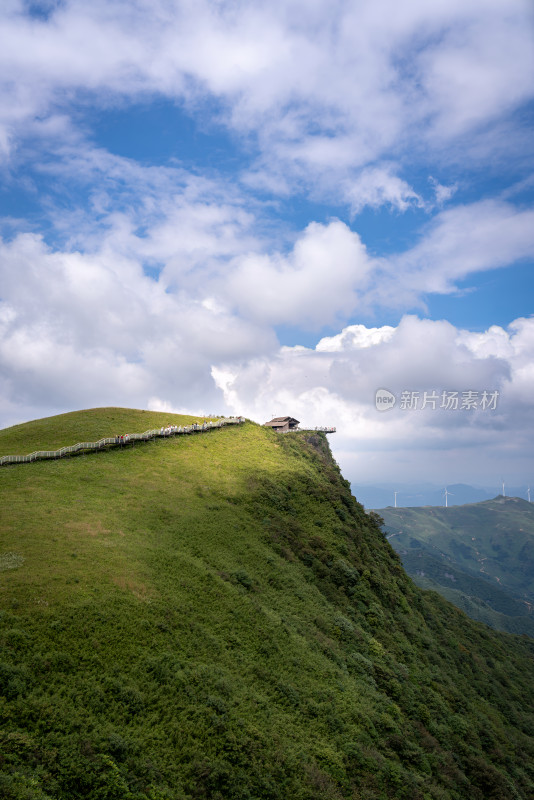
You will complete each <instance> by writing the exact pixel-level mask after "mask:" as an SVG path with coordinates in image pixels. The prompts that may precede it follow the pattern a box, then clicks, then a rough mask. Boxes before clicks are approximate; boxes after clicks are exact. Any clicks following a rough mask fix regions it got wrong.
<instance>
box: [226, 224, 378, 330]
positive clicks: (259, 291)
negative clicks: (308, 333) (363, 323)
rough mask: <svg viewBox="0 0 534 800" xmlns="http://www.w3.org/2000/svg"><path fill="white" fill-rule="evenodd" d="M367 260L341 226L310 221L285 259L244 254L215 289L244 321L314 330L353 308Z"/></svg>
mask: <svg viewBox="0 0 534 800" xmlns="http://www.w3.org/2000/svg"><path fill="white" fill-rule="evenodd" d="M371 264H372V261H371V259H370V258H369V257H368V255H367V253H366V250H365V247H364V245H363V244H362V242H361V240H360V237H359V236H358V234H356V233H354V232H353V231H351V230H350V228H348V226H347V225H345V224H344V223H343V222H340V221H339V220H334V221H332V222H330V223H329V224H328V225H320V224H318V223H316V222H315V223H310V225H308V227H307V228H306V230H305V231H304V233H303V235H302V236H301V237H299V238H298V239H297V241H296V242H295V245H294V247H293V250H292V251H291V253H290V254H289V255H288V256H283V255H281V254H274V255H258V254H253V255H247V256H245V257H243V258H241V259H239V260H238V262H237V264H236V267H235V270H234V271H233V273H232V274H230V275H229V276H228V277H227V278H226V279H225V284H224V287H221V291H223V292H224V293H227V296H228V300H229V302H233V304H234V305H235V307H236V308H238V309H239V311H240V312H241V313H243V314H244V315H246V316H247V317H252V318H253V319H257V320H261V321H263V322H266V323H269V324H272V325H276V324H288V325H296V326H299V327H307V328H312V329H313V328H320V327H321V326H322V325H324V324H327V323H331V322H333V321H335V320H336V318H338V317H339V316H344V317H345V318H346V317H347V316H348V315H349V314H350V313H351V311H353V309H354V308H355V307H356V306H357V305H358V294H359V292H361V291H362V290H363V289H365V287H366V285H367V281H368V275H369V271H370V269H371Z"/></svg>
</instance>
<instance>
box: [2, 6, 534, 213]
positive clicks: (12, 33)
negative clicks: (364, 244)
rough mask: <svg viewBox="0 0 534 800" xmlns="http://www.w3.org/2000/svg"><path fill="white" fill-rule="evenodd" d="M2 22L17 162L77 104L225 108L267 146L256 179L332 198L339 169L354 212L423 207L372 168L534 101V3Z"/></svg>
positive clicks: (116, 13) (9, 140)
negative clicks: (51, 122) (165, 101)
mask: <svg viewBox="0 0 534 800" xmlns="http://www.w3.org/2000/svg"><path fill="white" fill-rule="evenodd" d="M2 13H3V16H4V19H3V32H4V34H3V44H2V48H0V74H1V75H2V82H1V84H0V100H1V102H0V109H1V111H0V148H1V149H2V150H3V152H4V154H5V155H7V154H8V153H11V154H13V153H14V152H16V151H17V148H18V146H19V143H20V141H21V139H23V138H24V137H25V136H27V135H28V134H30V133H33V134H34V135H35V134H36V133H37V130H38V129H39V128H40V130H41V132H40V135H42V134H43V133H44V127H43V126H45V123H46V120H47V118H48V117H50V116H52V117H53V116H55V115H57V112H58V109H65V108H67V107H68V104H71V103H72V102H73V101H76V99H78V100H79V101H80V102H83V103H88V102H89V103H93V104H95V105H96V106H99V107H106V106H108V107H109V106H110V105H113V104H116V103H117V102H119V101H120V102H128V101H130V100H136V99H146V98H147V97H151V96H154V95H159V96H165V97H168V98H170V99H172V100H177V101H178V102H180V103H184V104H186V106H187V107H188V108H189V109H190V111H191V113H194V112H195V110H196V109H198V108H201V107H204V106H205V104H206V103H208V104H210V103H211V102H212V101H213V100H215V101H216V102H217V108H218V111H217V115H218V120H219V122H220V123H224V124H225V125H227V126H228V127H229V128H230V129H232V130H233V131H236V132H237V133H238V134H240V135H241V134H244V135H251V136H253V137H254V139H255V141H256V143H257V146H258V147H259V150H260V158H259V161H258V164H257V165H256V167H255V168H252V169H251V170H247V171H246V179H247V180H248V181H251V180H255V181H256V185H257V183H258V181H260V182H263V184H264V185H265V182H266V181H269V185H270V187H271V190H275V191H278V190H281V191H285V190H287V186H288V184H289V185H293V186H295V185H296V186H300V185H302V184H304V185H306V186H308V187H309V186H315V187H316V188H317V187H319V188H320V187H323V189H324V190H326V191H328V192H331V191H332V188H333V185H334V180H333V178H334V174H335V176H336V177H337V179H338V180H341V179H347V180H348V185H349V186H351V185H352V190H349V197H348V201H349V203H352V204H354V208H355V210H356V211H357V210H359V208H360V207H361V204H362V203H363V202H366V201H369V202H370V203H371V205H376V204H378V203H380V202H385V203H387V204H391V205H393V206H395V207H398V208H403V207H405V204H406V203H409V204H410V203H412V202H416V203H417V202H418V197H417V193H415V192H414V190H413V189H412V188H411V187H410V186H409V185H408V184H407V183H405V182H404V181H403V180H402V179H400V178H396V177H395V172H394V171H393V172H391V173H387V174H380V168H378V170H377V168H371V167H370V165H372V164H375V163H376V162H377V161H379V160H382V159H384V158H392V157H393V158H395V159H396V160H397V159H398V158H408V159H409V158H410V157H411V156H412V155H413V149H414V145H415V146H416V147H424V148H431V149H432V148H435V147H437V148H438V151H439V152H440V153H442V152H443V147H444V146H445V147H446V146H447V143H448V142H449V143H450V142H451V141H453V140H454V138H455V137H457V136H458V135H462V136H465V135H466V134H468V133H470V132H471V133H473V132H477V131H479V130H480V131H482V128H483V127H484V126H486V131H485V135H486V137H487V126H488V125H489V126H491V125H492V124H493V123H496V122H497V121H498V120H501V121H502V119H504V118H505V117H506V115H507V114H509V113H511V112H512V111H513V110H514V109H515V108H517V107H519V106H520V105H521V104H523V103H525V102H527V101H528V100H529V99H532V96H533V88H532V87H533V82H532V77H531V76H532V72H533V68H534V48H533V47H532V8H531V5H530V3H529V2H528V0H492V2H487V0H467V1H466V2H459V0H454V2H453V1H452V0H448V2H445V1H444V0H439V1H438V0H436V2H433V3H425V2H421V1H420V0H412V1H411V2H409V3H404V4H403V5H402V7H401V8H400V7H399V4H398V3H397V2H396V0H386V1H385V2H382V3H381V4H372V3H363V4H362V3H359V4H356V5H355V4H350V3H348V4H347V3H337V4H336V5H335V6H334V7H332V4H331V3H327V2H326V0H323V1H321V2H316V3H314V4H313V6H312V5H310V4H307V5H306V7H305V8H304V7H303V6H302V3H301V2H300V0H291V1H290V2H288V0H283V1H282V0H278V1H277V2H272V3H269V4H263V5H258V4H255V3H252V2H245V3H242V4H240V5H239V11H238V10H237V7H236V6H235V5H234V4H233V3H230V2H220V3H219V2H217V3H215V2H209V0H198V1H197V2H195V3H182V2H171V3H169V2H164V1H163V0H158V1H153V0H151V2H148V0H140V1H139V2H137V3H135V4H125V3H122V2H119V0H94V2H92V3H90V4H87V3H85V2H82V0H65V2H62V3H61V4H58V5H57V6H56V7H55V8H53V9H52V11H51V13H50V15H49V16H48V18H47V19H46V20H44V19H36V18H31V17H29V16H28V15H27V14H26V13H25V6H24V4H23V3H22V2H20V3H10V4H9V5H7V6H6V5H5V4H4V7H3V12H2ZM45 127H46V126H45ZM48 133H50V131H49V132H48ZM57 135H58V136H61V135H62V134H61V131H59V130H58V132H57ZM445 158H446V155H445ZM365 167H370V169H371V171H370V172H369V173H365V172H364V173H363V175H362V174H360V176H359V177H358V175H359V173H361V170H362V169H364V168H365ZM267 173H269V174H270V178H268V175H267ZM262 175H263V177H261V176H262ZM254 176H255V177H254Z"/></svg>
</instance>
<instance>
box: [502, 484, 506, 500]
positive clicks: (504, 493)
mask: <svg viewBox="0 0 534 800" xmlns="http://www.w3.org/2000/svg"><path fill="white" fill-rule="evenodd" d="M502 496H503V497H506V492H505V491H504V481H503V482H502Z"/></svg>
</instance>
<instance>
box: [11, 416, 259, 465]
mask: <svg viewBox="0 0 534 800" xmlns="http://www.w3.org/2000/svg"><path fill="white" fill-rule="evenodd" d="M244 421H245V420H244V417H223V418H221V419H218V420H217V421H216V422H211V421H210V422H203V423H198V422H195V423H193V424H192V425H185V426H182V425H171V426H168V427H165V428H155V429H154V430H150V431H145V432H144V433H128V434H126V435H125V436H108V437H106V438H104V439H99V440H98V442H78V444H73V445H70V446H69V447H60V448H59V450H36V451H35V453H30V454H29V455H27V456H0V466H3V465H4V464H21V463H23V464H25V463H28V462H30V461H41V460H42V459H46V458H64V457H65V456H71V455H73V454H76V453H84V452H88V451H91V450H104V449H105V448H112V447H124V446H125V445H129V444H134V442H146V441H148V440H149V439H156V438H167V437H169V436H178V435H180V434H186V433H203V432H205V431H211V430H214V429H215V428H222V427H223V426H224V425H240V424H241V423H242V422H244Z"/></svg>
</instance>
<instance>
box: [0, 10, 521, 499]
mask: <svg viewBox="0 0 534 800" xmlns="http://www.w3.org/2000/svg"><path fill="white" fill-rule="evenodd" d="M0 14H1V26H0V45H1V46H0V75H1V76H2V78H1V79H0V92H1V93H2V97H1V98H0V99H1V102H0V109H1V110H0V169H1V171H2V182H1V191H0V235H1V239H0V281H1V282H0V392H1V394H0V424H2V425H4V426H7V425H10V424H15V423H17V422H21V421H24V420H27V419H31V418H35V417H41V416H46V415H49V414H54V413H60V412H62V411H69V410H72V409H75V408H88V407H94V406H104V405H125V406H135V407H143V408H145V407H150V408H156V409H166V410H169V411H173V410H176V411H188V412H192V413H198V414H201V413H207V412H210V411H214V412H226V413H244V414H246V415H247V416H250V417H251V418H253V419H255V420H257V421H259V422H263V421H265V419H267V418H268V417H269V415H270V414H271V413H272V412H276V413H278V414H283V413H290V414H292V415H294V416H296V417H298V418H299V419H301V420H302V421H303V422H304V423H307V424H310V425H319V424H332V425H336V426H337V427H338V430H339V432H338V434H336V437H335V439H333V440H332V445H333V447H334V452H335V454H336V456H337V458H338V460H339V461H340V463H341V466H342V468H343V469H344V471H345V473H346V474H347V477H349V479H351V480H352V481H354V482H355V483H358V484H362V483H365V482H373V481H374V482H383V481H385V480H386V481H395V480H400V479H401V478H402V480H403V481H406V480H407V479H410V480H413V481H418V480H423V479H424V480H425V481H426V480H433V481H435V482H438V483H441V484H446V483H454V482H458V481H464V482H472V483H477V484H484V483H494V482H495V481H494V480H493V478H494V474H495V473H496V472H499V476H500V475H501V473H503V472H504V473H505V478H506V479H507V480H509V481H510V482H515V483H517V484H528V483H529V482H530V483H534V475H532V460H531V454H530V451H531V449H532V441H533V438H534V437H533V435H532V434H533V433H534V423H533V422H532V397H533V392H534V366H533V364H534V319H533V318H532V314H533V312H534V308H533V298H534V271H533V266H534V203H533V198H534V153H533V144H532V143H533V136H532V130H533V126H532V120H533V110H534V102H533V101H534V97H533V95H534V80H533V79H534V45H533V42H534V37H533V8H532V4H531V3H530V2H529V0H489V1H488V0H462V2H460V0H447V1H446V2H445V0H435V2H433V3H431V4H429V3H428V2H426V0H425V2H423V0H408V1H407V2H405V3H403V4H399V3H398V2H394V1H393V0H383V2H382V3H379V4H377V3H372V2H370V0H359V2H354V0H352V2H346V1H345V0H338V1H337V2H334V3H332V2H329V3H327V2H325V0H312V2H310V0H308V2H303V0H283V1H282V0H274V1H273V2H272V3H269V4H260V3H257V2H250V1H247V0H242V2H236V1H235V0H234V1H233V2H225V0H222V1H221V0H218V1H217V2H215V0H211V1H209V0H198V2H195V3H190V2H185V0H182V1H178V0H155V2H150V3H149V2H147V1H146V0H137V2H136V3H130V2H123V1H122V0H107V1H106V2H104V0H94V2H92V3H91V4H87V3H85V2H81V0H62V2H54V0H47V1H46V2H45V1H44V0H43V2H32V3H29V2H22V0H8V1H7V2H6V3H4V4H3V8H2V11H1V12H0ZM379 388H387V389H388V390H389V391H391V392H392V393H393V394H394V395H395V396H396V397H397V398H398V402H397V404H396V406H395V408H394V409H392V410H391V411H388V412H387V413H379V412H378V411H377V408H376V404H375V392H376V390H377V389H379ZM403 391H411V392H414V393H419V395H420V396H421V397H422V396H423V394H424V392H425V391H426V392H431V391H437V392H440V393H443V392H451V391H458V392H459V393H460V396H461V394H462V393H463V392H467V391H472V392H475V393H477V396H478V398H479V400H480V398H481V397H482V393H483V392H484V391H497V392H498V393H499V402H498V404H497V407H496V408H495V409H492V410H487V409H486V410H483V409H482V408H480V406H477V408H471V409H467V408H466V409H462V408H459V409H458V410H457V412H455V413H454V412H452V411H451V410H447V409H446V408H440V407H438V408H436V409H430V408H428V407H426V408H424V409H421V408H416V409H411V410H408V409H403V408H401V407H400V406H401V404H400V397H401V393H402V392H403ZM419 395H418V396H419ZM497 482H498V481H497Z"/></svg>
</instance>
